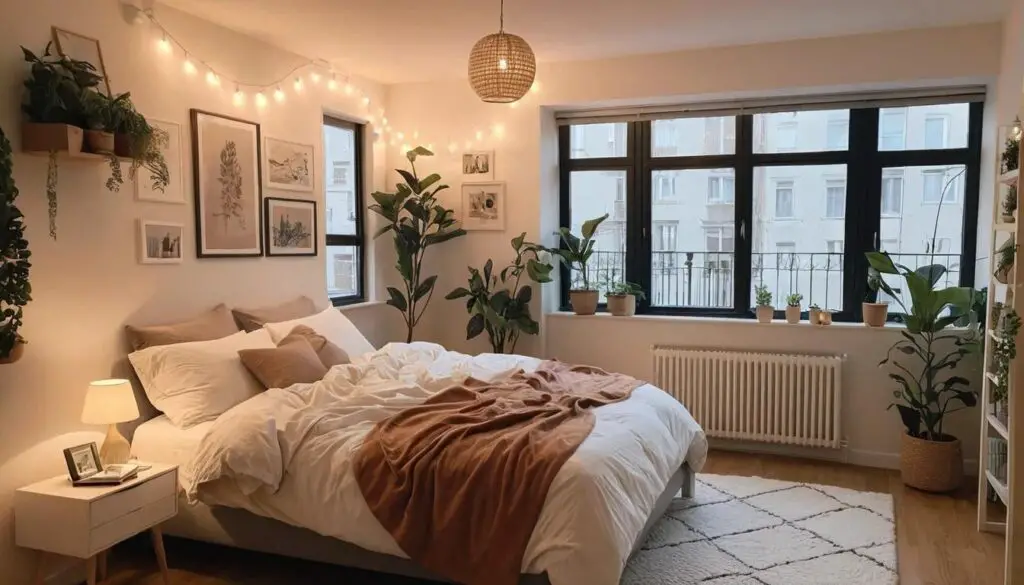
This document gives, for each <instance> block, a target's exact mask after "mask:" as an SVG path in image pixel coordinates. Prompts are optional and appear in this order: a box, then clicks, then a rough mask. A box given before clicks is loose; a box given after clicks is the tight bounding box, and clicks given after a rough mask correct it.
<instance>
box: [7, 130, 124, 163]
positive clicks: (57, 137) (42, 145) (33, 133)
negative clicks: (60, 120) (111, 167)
mask: <svg viewBox="0 0 1024 585" xmlns="http://www.w3.org/2000/svg"><path fill="white" fill-rule="evenodd" d="M84 145H85V131H84V130H82V129H81V128H79V127H77V126H71V125H69V124H35V123H33V122H24V123H23V124H22V125H21V151H22V152H23V153H25V154H28V155H32V156H46V157H48V156H50V153H51V152H56V153H57V157H58V158H60V159H70V160H81V161H88V162H97V163H106V162H107V161H108V157H107V156H106V155H104V154H98V153H95V152H86V151H85V150H84ZM118 158H121V159H124V158H125V157H118Z"/></svg>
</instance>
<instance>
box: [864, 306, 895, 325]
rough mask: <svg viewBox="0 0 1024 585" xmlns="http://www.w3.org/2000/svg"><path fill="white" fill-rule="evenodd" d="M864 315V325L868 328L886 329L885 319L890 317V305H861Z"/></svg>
mask: <svg viewBox="0 0 1024 585" xmlns="http://www.w3.org/2000/svg"><path fill="white" fill-rule="evenodd" d="M861 311H862V312H863V313H864V324H865V325H867V326H868V327H885V319H886V317H887V316H888V315H889V305H887V304H885V303H861Z"/></svg>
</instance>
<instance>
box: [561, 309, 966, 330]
mask: <svg viewBox="0 0 1024 585" xmlns="http://www.w3.org/2000/svg"><path fill="white" fill-rule="evenodd" d="M546 316H547V317H552V318H555V319H588V320H593V319H599V320H613V321H616V322H621V321H629V320H636V321H640V322H645V323H677V324H686V323H689V324H694V325H697V324H704V325H735V326H739V327H751V326H754V327H803V328H805V329H814V330H818V329H842V330H870V331H890V332H891V331H901V330H904V329H906V327H905V326H904V325H903V324H902V323H886V325H885V327H868V326H867V325H865V324H864V323H861V322H855V323H854V322H848V321H836V322H833V323H832V324H831V325H818V326H817V327H812V326H811V324H810V323H808V322H807V321H801V322H799V323H788V322H787V321H786V320H785V319H775V320H774V321H772V322H771V323H760V322H758V321H757V319H754V318H753V317H751V318H750V319H737V318H732V317H692V316H683V315H634V316H632V317H615V316H613V315H611V314H610V313H597V314H595V315H577V314H575V313H572V312H569V311H558V312H555V313H547V315H546ZM955 330H956V329H951V331H955Z"/></svg>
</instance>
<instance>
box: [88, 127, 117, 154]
mask: <svg viewBox="0 0 1024 585" xmlns="http://www.w3.org/2000/svg"><path fill="white" fill-rule="evenodd" d="M85 146H86V147H87V148H88V149H89V152H93V153H101V152H113V151H114V134H113V133H111V132H104V131H102V130H86V131H85Z"/></svg>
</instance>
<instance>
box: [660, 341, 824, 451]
mask: <svg viewBox="0 0 1024 585" xmlns="http://www.w3.org/2000/svg"><path fill="white" fill-rule="evenodd" d="M841 364H842V358H841V357H838V356H812V355H784V354H773V353H744V352H735V351H707V350H696V349H685V348H673V347H655V348H654V383H655V385H657V386H659V387H660V388H661V389H663V390H665V391H666V392H668V393H669V394H671V395H672V396H674V397H675V398H676V399H677V400H679V401H680V402H681V403H683V405H684V406H686V408H687V409H688V410H689V411H690V414H692V415H693V417H694V418H695V419H697V422H698V423H700V425H701V426H702V427H703V428H704V432H705V433H707V435H708V436H709V437H721V438H724V439H742V440H747V441H763V442H768V443H785V444H790V445H805V446H811V447H832V448H835V449H837V448H839V446H840V444H839V443H840V440H841V438H842V434H841V429H840V424H839V421H840V417H839V415H840V405H841V404H842V400H841V397H842V394H841V393H840V380H841V379H842V377H841V375H840V374H841V371H840V365H841Z"/></svg>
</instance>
